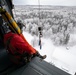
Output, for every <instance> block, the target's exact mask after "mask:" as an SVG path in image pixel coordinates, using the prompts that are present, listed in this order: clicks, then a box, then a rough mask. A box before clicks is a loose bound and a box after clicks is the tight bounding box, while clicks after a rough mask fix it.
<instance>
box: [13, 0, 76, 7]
mask: <svg viewBox="0 0 76 75" xmlns="http://www.w3.org/2000/svg"><path fill="white" fill-rule="evenodd" d="M39 2H40V5H58V6H76V0H13V4H14V5H38V4H39Z"/></svg>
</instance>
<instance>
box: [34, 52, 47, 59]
mask: <svg viewBox="0 0 76 75" xmlns="http://www.w3.org/2000/svg"><path fill="white" fill-rule="evenodd" d="M35 56H37V57H39V58H41V59H45V58H46V57H47V56H46V55H43V56H42V55H40V53H39V52H38V51H37V52H36V54H35Z"/></svg>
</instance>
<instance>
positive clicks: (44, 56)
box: [39, 55, 47, 59]
mask: <svg viewBox="0 0 76 75" xmlns="http://www.w3.org/2000/svg"><path fill="white" fill-rule="evenodd" d="M39 57H40V58H41V59H45V58H46V57H47V56H46V55H43V56H41V55H40V56H39Z"/></svg>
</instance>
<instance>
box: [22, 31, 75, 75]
mask: <svg viewBox="0 0 76 75" xmlns="http://www.w3.org/2000/svg"><path fill="white" fill-rule="evenodd" d="M23 34H24V36H25V38H26V39H27V41H28V42H29V43H30V44H31V45H32V46H33V47H34V48H35V49H36V50H38V51H39V52H40V54H41V55H45V54H46V55H47V58H46V59H45V61H47V62H49V63H51V64H53V65H55V66H57V67H59V68H60V69H62V70H64V71H66V72H68V73H70V74H72V75H74V73H75V72H76V51H75V49H76V46H73V47H62V46H58V47H57V46H54V45H53V43H52V41H51V40H50V39H45V38H42V49H40V48H39V46H38V37H36V36H32V35H31V34H29V33H28V32H25V31H24V32H23ZM75 37H76V36H75ZM72 50H73V51H72Z"/></svg>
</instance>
